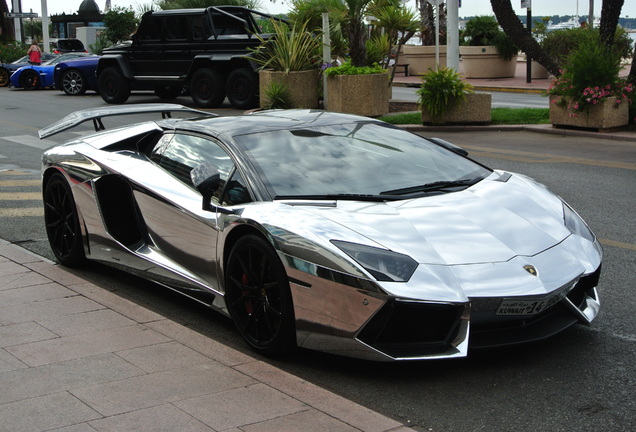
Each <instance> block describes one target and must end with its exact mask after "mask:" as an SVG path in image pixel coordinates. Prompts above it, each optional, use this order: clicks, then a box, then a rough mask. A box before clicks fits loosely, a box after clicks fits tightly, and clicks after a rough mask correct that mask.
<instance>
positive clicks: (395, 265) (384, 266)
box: [331, 240, 417, 282]
mask: <svg viewBox="0 0 636 432" xmlns="http://www.w3.org/2000/svg"><path fill="white" fill-rule="evenodd" d="M331 243H333V244H334V245H335V246H337V247H338V249H340V250H341V251H343V252H344V253H346V254H347V255H349V256H350V257H351V258H352V259H354V260H355V261H356V262H357V263H358V264H360V265H361V266H362V267H364V269H365V270H366V271H368V272H369V273H371V275H372V276H373V277H374V278H376V279H377V280H379V281H385V282H406V281H408V280H409V279H410V278H411V276H412V275H413V272H415V269H416V268H417V261H415V260H414V259H413V258H411V257H410V256H407V255H404V254H401V253H397V252H393V251H390V250H386V249H379V248H375V247H371V246H365V245H361V244H357V243H349V242H344V241H339V240H331Z"/></svg>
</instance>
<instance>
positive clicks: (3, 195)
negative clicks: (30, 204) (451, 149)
mask: <svg viewBox="0 0 636 432" xmlns="http://www.w3.org/2000/svg"><path fill="white" fill-rule="evenodd" d="M41 199H42V194H41V193H40V192H0V200H1V201H28V200H38V201H39V200H41Z"/></svg>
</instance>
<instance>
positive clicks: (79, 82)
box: [53, 56, 99, 96]
mask: <svg viewBox="0 0 636 432" xmlns="http://www.w3.org/2000/svg"><path fill="white" fill-rule="evenodd" d="M98 61H99V56H89V57H80V58H74V59H71V60H67V61H63V62H60V63H58V64H57V65H56V66H55V70H54V72H53V83H54V85H55V88H56V89H58V90H62V91H63V92H64V93H66V94H67V95H71V96H79V95H83V94H84V93H86V91H87V90H93V91H97V75H95V71H96V70H97V62H98Z"/></svg>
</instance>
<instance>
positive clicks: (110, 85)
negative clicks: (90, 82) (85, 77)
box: [97, 66, 130, 104]
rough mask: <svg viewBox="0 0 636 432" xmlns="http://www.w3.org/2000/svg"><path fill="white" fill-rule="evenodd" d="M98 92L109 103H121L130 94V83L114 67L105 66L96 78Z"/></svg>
mask: <svg viewBox="0 0 636 432" xmlns="http://www.w3.org/2000/svg"><path fill="white" fill-rule="evenodd" d="M97 86H98V87H99V94H100V95H101V96H102V99H104V101H105V102H107V103H109V104H121V103H124V102H126V101H127V100H128V97H129V96H130V83H129V82H128V80H127V79H126V78H125V77H124V76H123V75H122V73H121V71H120V70H119V69H118V68H116V67H113V66H111V67H107V68H106V69H104V71H103V72H102V73H101V74H99V78H98V80H97Z"/></svg>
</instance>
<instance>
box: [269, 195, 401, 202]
mask: <svg viewBox="0 0 636 432" xmlns="http://www.w3.org/2000/svg"><path fill="white" fill-rule="evenodd" d="M396 195H397V194H396ZM401 199H404V198H403V197H401V196H392V195H391V194H382V195H367V194H325V195H276V196H275V197H274V200H309V201H313V200H347V201H377V202H382V201H396V200H401Z"/></svg>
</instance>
